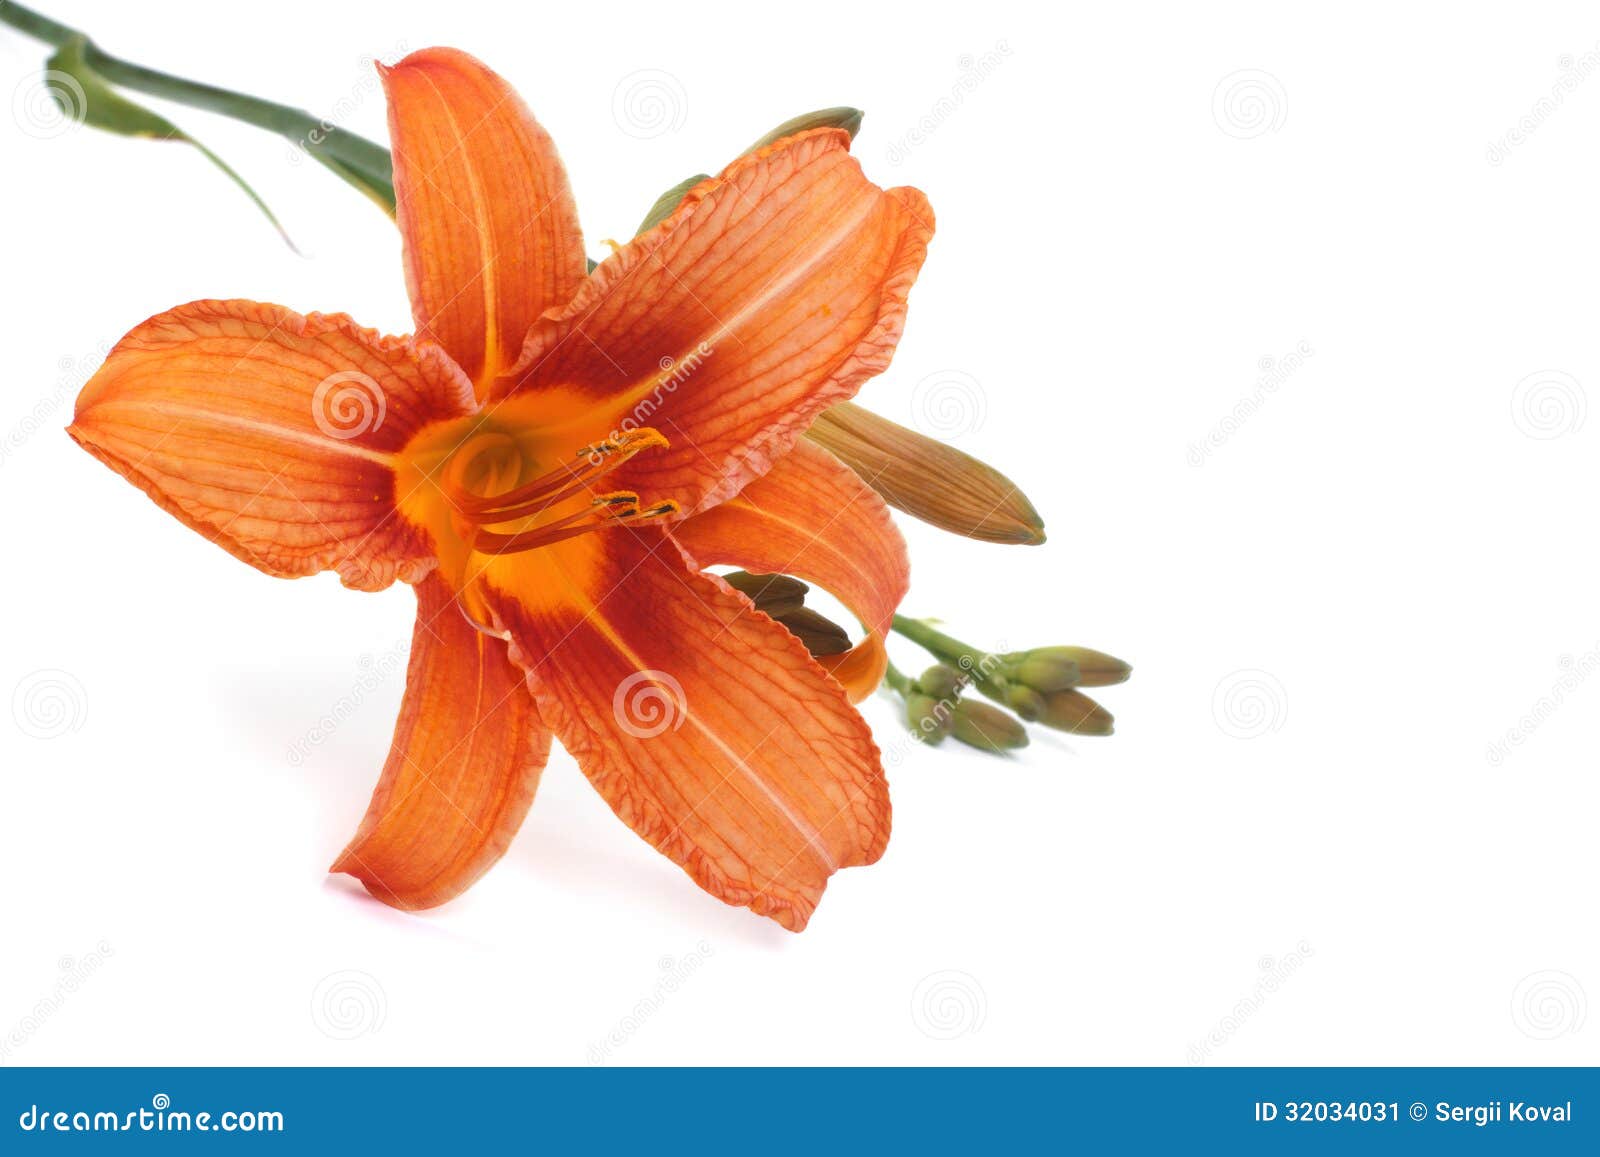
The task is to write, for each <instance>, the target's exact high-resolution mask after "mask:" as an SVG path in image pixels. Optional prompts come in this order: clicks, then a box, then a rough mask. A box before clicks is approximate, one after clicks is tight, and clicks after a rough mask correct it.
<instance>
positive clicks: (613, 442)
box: [446, 426, 669, 522]
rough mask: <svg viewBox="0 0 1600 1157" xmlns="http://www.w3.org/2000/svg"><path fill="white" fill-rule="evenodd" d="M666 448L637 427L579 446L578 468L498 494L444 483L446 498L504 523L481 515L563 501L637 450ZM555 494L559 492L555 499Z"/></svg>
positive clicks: (469, 512) (657, 436)
mask: <svg viewBox="0 0 1600 1157" xmlns="http://www.w3.org/2000/svg"><path fill="white" fill-rule="evenodd" d="M667 445H669V443H668V442H667V439H666V437H665V436H664V435H662V433H661V432H660V431H659V430H656V429H654V428H652V427H650V426H641V427H639V428H638V429H636V430H626V431H623V432H622V433H620V434H617V435H616V436H614V437H611V438H606V439H603V440H602V441H599V442H594V443H591V444H590V445H588V446H585V447H583V448H582V449H581V450H579V451H578V452H577V453H576V454H574V455H573V457H574V458H577V459H581V460H582V461H583V465H582V466H579V467H574V466H571V465H568V464H567V463H562V464H561V465H560V466H558V467H556V468H555V469H554V470H550V471H548V472H546V473H544V474H541V475H540V476H539V477H538V478H535V479H534V480H533V481H532V482H527V483H524V484H523V485H521V486H518V487H516V488H515V489H513V490H507V491H505V492H503V493H500V494H488V495H483V494H469V493H466V492H464V491H462V490H461V489H460V488H459V487H455V486H452V485H450V483H449V482H447V483H446V490H447V496H448V497H449V499H450V501H451V502H452V503H453V504H454V505H455V507H456V508H457V509H458V510H459V511H460V512H461V513H462V514H464V515H466V516H468V517H469V518H473V519H474V520H476V521H479V522H484V521H499V522H506V521H509V520H510V519H509V518H500V519H485V518H482V517H481V516H482V515H486V514H490V513H492V512H495V511H505V510H509V509H518V508H521V507H525V506H528V505H529V504H530V503H532V502H534V501H536V500H538V499H544V500H545V502H546V505H549V504H551V503H555V502H559V501H561V500H562V499H563V498H570V497H571V496H572V495H574V494H576V493H578V492H579V491H580V490H582V489H583V488H584V487H585V486H587V485H588V483H590V482H591V481H593V480H594V479H596V478H599V477H601V476H603V475H606V474H609V473H611V471H613V470H615V469H616V468H617V467H619V466H621V465H622V464H623V463H624V462H626V461H628V459H630V458H632V457H633V456H634V455H635V454H637V453H639V452H640V451H641V450H649V449H651V448H654V447H664V446H667ZM556 492H559V497H558V496H557V493H556ZM537 513H539V511H538V510H531V511H526V512H525V513H524V514H523V515H522V517H526V516H527V514H537ZM512 517H515V516H512Z"/></svg>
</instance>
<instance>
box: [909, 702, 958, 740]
mask: <svg viewBox="0 0 1600 1157" xmlns="http://www.w3.org/2000/svg"><path fill="white" fill-rule="evenodd" d="M950 719H951V713H950V704H949V702H948V701H941V700H938V699H934V698H933V697H932V696H931V695H924V694H923V693H922V692H920V691H912V692H910V693H908V694H907V695H906V723H907V724H909V725H910V727H911V732H912V734H913V735H915V736H917V738H919V739H921V740H922V741H923V742H924V743H932V744H940V743H943V742H944V737H945V736H947V735H949V734H950Z"/></svg>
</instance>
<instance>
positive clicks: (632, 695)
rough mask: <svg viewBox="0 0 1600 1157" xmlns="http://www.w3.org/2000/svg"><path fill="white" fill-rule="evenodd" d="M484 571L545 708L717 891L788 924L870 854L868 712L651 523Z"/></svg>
mask: <svg viewBox="0 0 1600 1157" xmlns="http://www.w3.org/2000/svg"><path fill="white" fill-rule="evenodd" d="M488 578H489V581H488V583H487V584H486V586H485V590H484V597H485V600H486V603H487V605H488V607H489V609H490V612H491V613H492V615H493V618H494V621H495V624H496V626H497V627H502V628H504V629H505V630H506V631H507V632H508V633H509V637H510V639H511V643H512V647H511V657H512V659H513V660H514V661H515V662H517V663H519V664H521V665H522V666H523V667H524V668H525V669H526V670H527V672H528V684H529V686H530V687H531V688H532V689H533V693H534V697H535V700H536V701H537V704H538V709H539V713H540V715H541V717H542V718H544V720H545V721H546V722H547V723H548V724H549V725H550V727H551V728H552V729H553V730H554V731H555V733H556V735H557V737H558V738H559V739H560V740H561V743H562V746H564V747H565V748H566V749H567V750H568V751H569V752H571V753H572V755H573V757H574V758H575V759H576V760H577V761H578V764H579V766H580V767H582V768H583V770H584V773H585V774H586V775H588V777H589V778H590V780H591V781H592V782H593V783H594V785H595V787H596V788H597V789H598V790H599V792H600V794H601V795H602V796H604V797H605V800H606V802H607V803H609V804H610V805H611V807H612V809H613V810H614V811H615V812H616V813H617V815H618V816H619V817H620V818H621V819H622V820H623V822H624V823H626V824H628V826H629V827H631V828H633V830H634V831H636V832H637V833H638V834H639V835H641V836H642V837H644V838H645V839H646V840H648V841H649V842H650V843H651V844H653V845H654V846H655V847H656V848H657V849H659V850H660V851H661V852H663V853H664V854H665V855H667V856H668V857H670V858H671V859H672V860H673V861H674V862H675V863H677V864H679V865H680V866H682V867H683V869H684V870H685V871H687V872H688V873H689V875H690V876H691V877H692V878H693V879H694V881H695V882H696V883H697V884H699V885H700V886H701V887H702V888H704V889H705V890H706V891H708V892H710V893H711V894H712V895H713V896H716V897H717V898H719V899H721V900H724V901H726V902H727V903H729V904H734V905H739V906H743V907H747V908H749V909H751V910H752V911H754V912H756V913H758V914H760V915H763V916H770V917H771V918H772V919H773V920H776V921H777V922H778V923H779V924H781V925H782V926H783V927H785V928H788V929H790V930H791V931H799V930H800V929H801V928H803V927H805V924H806V921H807V920H808V919H810V916H811V913H812V910H813V909H814V908H815V907H816V904H817V901H818V900H819V899H820V898H821V896H822V892H823V889H824V888H825V887H826V885H827V882H828V877H829V876H831V875H832V874H833V873H834V872H835V871H837V870H838V869H840V868H846V867H850V866H852V865H855V864H870V863H872V862H873V861H875V860H876V859H877V858H878V857H879V856H880V855H882V853H883V849H884V846H885V844H886V843H887V842H888V838H889V794H888V784H887V783H886V781H885V780H884V777H883V772H882V769H881V768H880V766H879V759H878V749H877V746H876V745H875V744H874V743H873V741H872V734H871V732H870V731H869V730H868V728H867V725H866V723H865V722H864V721H863V720H862V719H861V717H860V716H859V715H858V714H857V713H856V712H855V710H854V709H853V708H852V707H851V706H850V704H849V703H848V702H847V701H846V699H845V697H844V694H843V693H842V691H841V690H840V688H839V686H838V685H837V684H836V683H835V682H834V681H833V680H832V679H830V678H829V677H828V676H827V675H826V674H825V673H824V672H823V671H822V669H821V668H820V667H818V666H817V665H816V663H815V662H813V661H812V659H811V656H810V655H809V654H807V653H806V649H805V647H803V646H802V645H801V644H800V642H799V641H798V640H797V639H795V638H794V637H793V636H792V635H790V634H789V633H788V632H787V631H785V630H784V629H783V628H782V627H780V626H778V625H777V624H776V623H774V622H773V621H772V620H771V619H769V618H767V617H766V616H765V615H763V614H761V613H760V612H758V611H755V610H753V609H752V608H751V606H750V604H749V602H748V601H747V600H746V599H744V598H743V597H742V596H740V595H739V594H738V593H737V592H735V591H734V590H733V588H731V587H729V586H728V585H727V584H726V583H724V582H723V581H722V580H721V579H718V578H715V577H713V576H711V575H706V574H701V573H699V572H698V571H696V570H693V569H692V568H691V567H690V565H689V564H688V562H687V560H686V559H685V558H684V557H683V555H682V553H681V552H680V551H679V550H678V548H677V547H676V546H674V545H673V543H672V542H671V540H670V539H668V538H667V537H666V536H665V535H664V534H663V533H662V532H660V531H649V530H645V531H641V532H638V533H635V532H632V531H628V530H619V531H615V532H611V533H610V535H609V536H608V539H607V541H606V543H605V544H604V547H603V548H602V546H601V545H600V544H599V543H598V542H597V541H595V540H594V538H593V536H589V537H588V538H585V539H577V540H574V541H573V542H571V543H563V544H561V545H560V546H557V547H551V548H549V549H546V550H541V551H534V552H531V553H529V554H525V555H520V556H516V558H515V559H514V560H506V559H503V560H499V561H498V562H497V564H496V565H495V566H494V567H491V569H490V571H489V575H488Z"/></svg>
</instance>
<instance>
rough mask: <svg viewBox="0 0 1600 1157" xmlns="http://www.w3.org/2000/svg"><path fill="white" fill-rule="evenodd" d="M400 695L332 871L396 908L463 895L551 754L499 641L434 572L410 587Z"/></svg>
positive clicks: (499, 847) (515, 822) (509, 828)
mask: <svg viewBox="0 0 1600 1157" xmlns="http://www.w3.org/2000/svg"><path fill="white" fill-rule="evenodd" d="M416 590H417V625H416V629H415V631H414V632H413V635H412V641H411V662H410V666H409V668H408V670H407V672H406V695H405V701H404V702H403V703H402V704H401V706H400V720H399V722H398V723H397V724H396V725H395V731H394V744H393V746H392V747H391V748H390V750H389V760H388V762H387V763H386V764H385V765H384V768H383V776H382V778H381V779H380V780H379V781H378V789H377V791H375V792H374V793H373V795H372V803H371V805H370V806H368V808H367V814H366V816H365V818H363V819H362V821H361V827H360V828H359V829H358V830H357V832H356V834H355V838H354V839H352V840H351V841H350V845H349V847H347V848H345V850H344V852H343V854H342V855H340V857H339V859H338V860H337V861H336V862H335V863H334V865H333V867H332V868H331V869H330V871H334V872H348V873H349V874H350V875H352V876H354V877H356V878H357V879H358V880H360V881H361V882H362V883H363V884H365V885H366V888H367V891H369V892H371V893H372V894H373V895H374V896H376V897H377V898H378V899H380V900H382V901H383V902H384V903H386V904H391V905H393V906H394V907H396V908H406V909H415V908H432V907H434V906H435V905H438V904H443V903H444V902H445V901H446V900H450V899H452V898H454V897H455V896H457V895H459V894H460V893H462V892H464V891H465V890H466V889H467V888H468V887H469V886H470V885H471V884H472V883H473V881H475V880H476V879H477V878H478V877H479V876H481V875H483V873H484V872H486V871H488V870H489V868H490V867H491V866H492V865H493V864H494V862H495V861H496V860H498V859H499V858H500V857H501V856H502V855H503V854H504V853H505V850H506V848H507V847H508V846H509V845H510V843H511V838H512V837H513V836H514V835H516V833H517V829H518V828H519V827H521V826H522V821H523V818H524V817H525V816H526V815H527V814H528V808H529V807H530V806H531V805H532V803H533V794H534V791H535V789H536V788H537V787H538V786H539V775H540V773H541V772H542V771H543V770H544V765H545V760H546V759H547V758H548V757H549V754H550V732H549V731H548V730H546V729H545V728H544V727H543V726H542V725H541V724H540V722H539V720H538V717H537V715H536V714H535V712H534V707H533V697H532V696H531V695H529V694H528V688H527V685H526V684H525V683H524V681H523V677H522V672H521V670H519V669H518V668H517V667H516V666H514V665H513V664H512V662H511V660H510V659H509V658H508V657H507V656H506V645H505V643H504V641H503V640H501V639H497V638H494V637H493V636H491V635H486V634H484V633H482V632H481V631H479V630H477V629H476V628H475V627H473V626H472V624H470V623H469V622H467V620H466V618H465V617H464V616H463V615H462V614H461V610H460V608H459V607H458V606H457V605H456V599H455V595H454V594H453V593H452V592H451V590H450V589H449V587H448V586H446V584H445V582H444V580H443V579H442V578H440V577H439V576H438V575H436V574H435V575H429V576H428V578H427V579H425V580H424V581H423V582H421V583H419V584H418V585H417V588H416Z"/></svg>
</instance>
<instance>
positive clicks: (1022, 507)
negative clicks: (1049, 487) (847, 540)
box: [806, 402, 1044, 545]
mask: <svg viewBox="0 0 1600 1157" xmlns="http://www.w3.org/2000/svg"><path fill="white" fill-rule="evenodd" d="M806 437H808V438H810V439H811V440H812V441H813V442H815V443H816V444H817V445H819V446H821V447H822V448H823V449H824V450H826V451H828V453H830V454H832V455H833V456H834V457H835V458H837V459H839V461H841V462H843V463H844V464H845V465H846V466H848V467H850V469H852V470H854V471H855V472H856V474H858V475H859V476H860V477H861V480H862V481H863V482H865V483H866V484H867V485H868V486H870V487H872V488H873V489H874V490H876V491H877V492H878V493H879V495H881V496H882V498H883V500H884V501H885V502H887V503H888V504H889V505H890V506H893V507H894V508H895V509H897V510H903V511H905V512H906V513H907V514H909V515H911V516H912V517H913V518H920V519H922V521H924V522H927V523H931V524H933V525H934V526H937V527H938V528H939V529H940V530H948V531H950V532H951V533H952V534H960V535H965V536H966V537H967V538H976V539H978V540H980V541H982V542H1009V543H1027V544H1033V545H1036V544H1038V543H1041V542H1043V541H1044V522H1043V521H1042V520H1041V519H1040V518H1039V512H1038V511H1036V510H1034V508H1033V504H1032V503H1030V502H1029V501H1028V498H1027V495H1025V494H1023V493H1022V491H1021V490H1020V489H1018V488H1017V484H1016V483H1014V482H1012V481H1011V479H1009V478H1007V477H1006V476H1005V475H1004V474H1002V473H1000V471H998V470H996V469H995V468H994V467H992V466H989V465H987V464H985V463H983V462H980V461H979V460H978V459H976V458H974V457H973V456H972V455H970V454H963V453H962V452H961V451H960V450H957V449H955V448H954V447H953V446H946V445H945V444H944V443H943V442H940V441H938V440H937V439H934V438H929V437H927V436H926V435H924V434H919V433H917V432H916V431H915V430H908V429H906V428H905V427H904V426H901V425H899V424H897V423H895V422H891V421H889V419H888V418H880V417H879V416H878V415H877V414H874V413H873V412H872V411H871V410H864V409H862V408H861V407H860V406H857V405H855V404H853V403H851V402H838V403H836V404H834V405H832V406H829V407H828V408H827V409H826V410H824V411H823V412H822V413H821V414H820V415H818V417H817V420H816V421H815V422H813V423H812V424H811V429H809V430H807V431H806Z"/></svg>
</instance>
